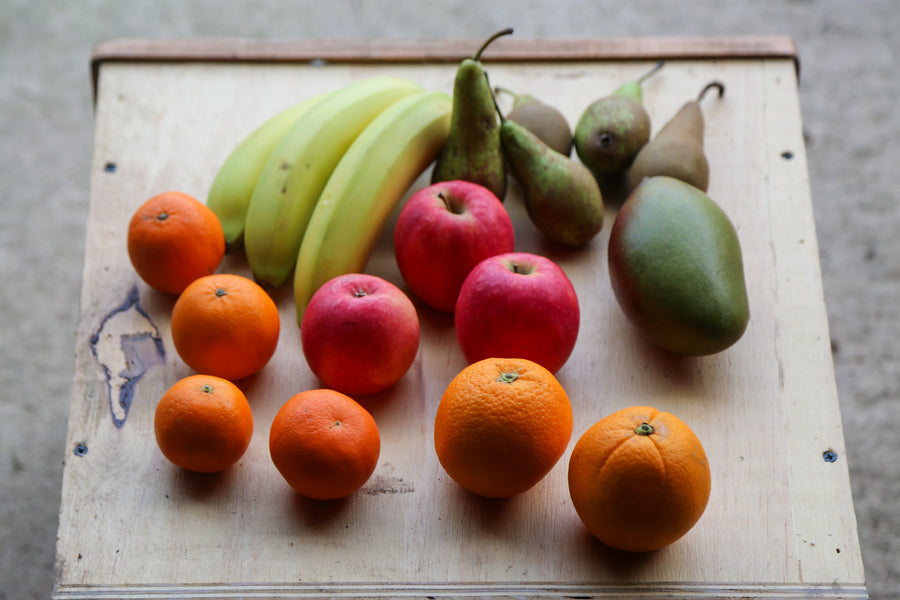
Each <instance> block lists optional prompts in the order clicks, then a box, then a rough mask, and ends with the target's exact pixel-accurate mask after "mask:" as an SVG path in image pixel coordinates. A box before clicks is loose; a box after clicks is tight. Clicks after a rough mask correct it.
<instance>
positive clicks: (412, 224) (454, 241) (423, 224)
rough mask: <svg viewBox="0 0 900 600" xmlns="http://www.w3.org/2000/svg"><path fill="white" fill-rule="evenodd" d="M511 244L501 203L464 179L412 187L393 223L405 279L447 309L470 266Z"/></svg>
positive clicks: (396, 251)
mask: <svg viewBox="0 0 900 600" xmlns="http://www.w3.org/2000/svg"><path fill="white" fill-rule="evenodd" d="M513 249H514V235H513V224H512V220H511V219H510V218H509V214H508V213H507V212H506V208H505V207H504V206H503V203H502V202H500V200H499V199H498V198H497V196H495V195H494V193H493V192H491V191H490V190H489V189H487V188H486V187H484V186H481V185H478V184H477V183H470V182H468V181H460V180H452V181H442V182H439V183H435V184H433V185H430V186H428V187H425V188H422V189H421V190H419V191H418V192H416V193H414V194H413V195H412V196H410V198H409V200H407V202H406V204H405V205H404V207H403V209H402V210H401V211H400V215H399V216H398V218H397V224H396V226H395V228H394V256H395V257H396V259H397V266H398V267H399V268H400V274H401V275H402V276H403V280H404V281H405V282H406V284H407V285H408V286H409V289H410V290H412V292H413V293H414V294H415V295H416V296H418V297H419V298H421V300H422V301H423V302H424V303H425V304H428V305H429V306H431V307H433V308H436V309H438V310H441V311H444V312H449V313H452V312H453V309H454V307H455V306H456V298H457V296H458V295H459V288H460V287H461V286H462V283H463V280H464V279H465V278H466V275H468V274H469V271H471V270H472V268H473V267H474V266H475V265H477V264H478V263H479V262H481V260H483V259H485V258H487V257H489V256H494V255H496V254H502V253H504V252H512V251H513Z"/></svg>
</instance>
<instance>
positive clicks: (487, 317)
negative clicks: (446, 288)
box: [454, 252, 581, 373]
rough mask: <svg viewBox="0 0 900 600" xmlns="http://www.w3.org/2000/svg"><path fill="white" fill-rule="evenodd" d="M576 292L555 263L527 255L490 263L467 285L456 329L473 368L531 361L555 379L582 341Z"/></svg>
mask: <svg viewBox="0 0 900 600" xmlns="http://www.w3.org/2000/svg"><path fill="white" fill-rule="evenodd" d="M580 315H581V313H580V310H579V306H578V297H577V295H576V294H575V288H574V286H573V285H572V282H571V281H570V280H569V277H568V276H567V275H566V273H565V272H564V271H563V270H562V268H561V267H560V266H559V265H557V264H556V263H555V262H553V261H552V260H550V259H549V258H546V257H544V256H539V255H537V254H530V253H527V252H509V253H506V254H499V255H497V256H492V257H490V258H486V259H484V260H483V261H481V262H480V263H478V265H477V266H476V267H475V268H474V269H472V272H471V273H469V276H468V277H466V280H465V281H464V282H463V285H462V288H461V289H460V291H459V300H457V302H456V313H455V315H454V324H455V327H456V337H457V339H458V340H459V345H460V348H461V349H462V352H463V355H464V356H465V357H466V360H467V361H468V362H469V363H473V362H475V361H478V360H481V359H484V358H527V359H528V360H531V361H534V362H536V363H538V364H540V365H541V366H543V367H544V368H546V369H547V370H548V371H550V372H552V373H556V372H557V371H558V370H559V369H560V368H562V366H563V365H564V364H565V363H566V361H567V360H568V359H569V355H571V353H572V349H573V348H574V347H575V341H576V339H577V338H578V327H579V322H580Z"/></svg>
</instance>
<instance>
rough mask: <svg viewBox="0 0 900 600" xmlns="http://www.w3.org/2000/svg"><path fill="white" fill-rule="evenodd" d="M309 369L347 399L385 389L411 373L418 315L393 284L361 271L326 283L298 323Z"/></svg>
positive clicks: (417, 338)
mask: <svg viewBox="0 0 900 600" xmlns="http://www.w3.org/2000/svg"><path fill="white" fill-rule="evenodd" d="M300 341H301V344H302V346H303V354H304V355H305V356H306V362H307V364H309V368H310V369H311V370H312V372H313V373H314V374H315V375H316V377H318V378H319V379H320V380H321V381H322V382H323V383H324V384H325V385H326V386H327V387H329V388H331V389H333V390H337V391H339V392H342V393H344V394H347V395H355V394H359V395H368V394H374V393H377V392H380V391H383V390H386V389H388V388H389V387H391V386H393V385H394V384H395V383H397V382H398V381H399V380H400V378H401V377H403V375H404V374H405V373H406V371H408V370H409V367H410V366H411V365H412V363H413V360H415V358H416V352H417V351H418V349H419V317H418V315H417V314H416V309H415V307H414V306H413V303H412V302H411V301H410V299H409V298H408V297H407V296H406V294H404V293H403V291H402V290H401V289H400V288H398V287H397V286H396V285H394V284H393V283H391V282H389V281H386V280H384V279H382V278H381V277H376V276H374V275H367V274H363V273H349V274H347V275H340V276H338V277H335V278H333V279H331V280H330V281H327V282H326V283H325V284H324V285H323V286H322V287H320V288H319V289H318V290H317V291H316V293H315V294H313V297H312V298H311V299H310V301H309V305H308V306H307V307H306V311H305V312H304V313H303V320H302V321H301V323H300Z"/></svg>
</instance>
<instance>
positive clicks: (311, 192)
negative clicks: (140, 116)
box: [207, 75, 452, 321]
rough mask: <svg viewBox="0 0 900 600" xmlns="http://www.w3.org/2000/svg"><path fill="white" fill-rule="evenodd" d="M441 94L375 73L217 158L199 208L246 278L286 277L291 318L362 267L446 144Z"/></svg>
mask: <svg viewBox="0 0 900 600" xmlns="http://www.w3.org/2000/svg"><path fill="white" fill-rule="evenodd" d="M451 110H452V102H451V98H450V96H449V94H446V93H443V92H431V91H426V90H424V89H423V88H422V87H421V86H420V85H419V84H417V83H415V82H413V81H411V80H409V79H406V78H403V77H393V76H387V75H376V76H372V77H369V78H366V79H362V80H359V81H356V82H354V83H351V84H348V85H346V86H344V87H342V88H338V89H336V90H333V91H330V92H327V93H325V94H322V95H319V96H316V97H314V98H310V99H308V100H305V101H304V102H301V103H299V104H297V105H295V106H292V107H290V108H288V109H286V110H284V111H282V112H281V113H278V114H276V115H275V116H273V117H272V118H271V119H269V120H268V121H267V122H265V123H263V124H262V125H261V126H260V127H259V128H258V129H256V130H255V131H254V132H253V133H252V134H251V135H250V136H248V137H247V138H246V139H245V140H244V141H242V142H241V143H240V144H239V145H238V146H237V147H236V148H235V149H234V150H233V151H232V152H231V154H230V155H229V156H228V157H227V158H226V160H225V161H224V163H223V164H222V166H221V167H220V169H219V171H218V173H217V174H216V176H215V178H214V179H213V183H212V185H211V187H210V190H209V194H208V197H207V205H208V206H209V207H210V208H211V209H212V210H213V212H215V213H216V215H217V216H218V217H219V220H220V221H221V222H222V227H223V229H224V230H225V236H226V242H227V243H228V244H229V245H234V244H236V243H237V242H238V241H241V242H242V243H243V248H244V252H245V254H246V257H247V262H248V264H249V267H250V270H251V272H252V274H253V277H254V279H256V281H257V282H259V283H260V284H261V285H264V286H267V287H271V288H274V287H278V286H280V285H281V284H282V283H284V282H285V281H286V280H287V279H288V277H290V275H291V274H292V273H293V275H294V296H295V299H296V302H297V316H298V321H299V319H300V318H302V314H303V311H304V310H305V308H306V304H307V303H308V301H309V299H310V297H311V296H312V294H313V293H314V292H315V291H316V290H317V289H318V287H319V286H320V285H321V284H322V283H324V282H325V281H327V280H328V279H330V278H332V277H335V276H337V275H341V274H344V273H349V272H354V271H362V269H364V268H365V265H366V262H367V261H368V257H369V254H370V253H371V250H372V247H373V246H374V244H375V241H376V239H377V237H378V235H379V234H380V231H381V229H382V228H383V226H384V223H385V222H386V221H387V219H388V218H389V216H390V214H391V212H392V211H393V209H394V207H395V206H396V205H397V203H398V202H399V201H400V200H401V199H402V198H403V196H404V194H405V193H406V191H407V189H408V188H409V187H410V186H411V185H412V184H413V183H414V182H415V180H416V179H417V178H418V177H419V176H420V175H421V174H422V172H424V170H425V169H426V168H427V167H428V166H429V165H430V164H431V163H432V162H433V161H434V159H435V157H436V156H437V153H438V151H439V150H440V148H441V147H442V146H443V144H444V143H445V142H446V140H447V136H448V135H449V129H450V113H451Z"/></svg>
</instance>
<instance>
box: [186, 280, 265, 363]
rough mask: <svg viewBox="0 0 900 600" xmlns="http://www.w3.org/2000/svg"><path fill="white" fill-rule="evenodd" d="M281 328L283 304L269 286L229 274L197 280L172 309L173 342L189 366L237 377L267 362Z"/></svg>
mask: <svg viewBox="0 0 900 600" xmlns="http://www.w3.org/2000/svg"><path fill="white" fill-rule="evenodd" d="M280 326H281V320H280V316H279V313H278V307H277V306H276V304H275V301H274V300H272V298H271V297H269V295H268V294H267V293H266V292H265V290H263V289H262V287H260V286H259V285H258V284H257V283H256V282H254V281H252V280H251V279H248V278H246V277H243V276H240V275H234V274H230V273H216V274H213V275H207V276H206V277H201V278H199V279H197V280H196V281H194V282H193V283H191V284H190V285H189V286H188V287H187V288H186V289H185V290H184V291H183V292H182V293H181V295H180V296H179V297H178V300H176V301H175V306H174V307H173V308H172V341H173V343H174V345H175V350H176V351H177V352H178V355H179V356H180V357H181V359H182V360H183V361H184V362H185V364H187V365H188V366H189V367H191V368H192V369H194V370H195V371H197V372H200V373H207V374H210V375H216V376H218V377H224V378H225V379H230V380H232V381H237V380H239V379H243V378H245V377H249V376H250V375H253V374H254V373H257V372H258V371H260V370H261V369H262V368H263V367H264V366H266V364H267V363H268V362H269V360H270V359H271V358H272V355H273V354H274V353H275V349H276V348H277V346H278V337H279V334H280Z"/></svg>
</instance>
